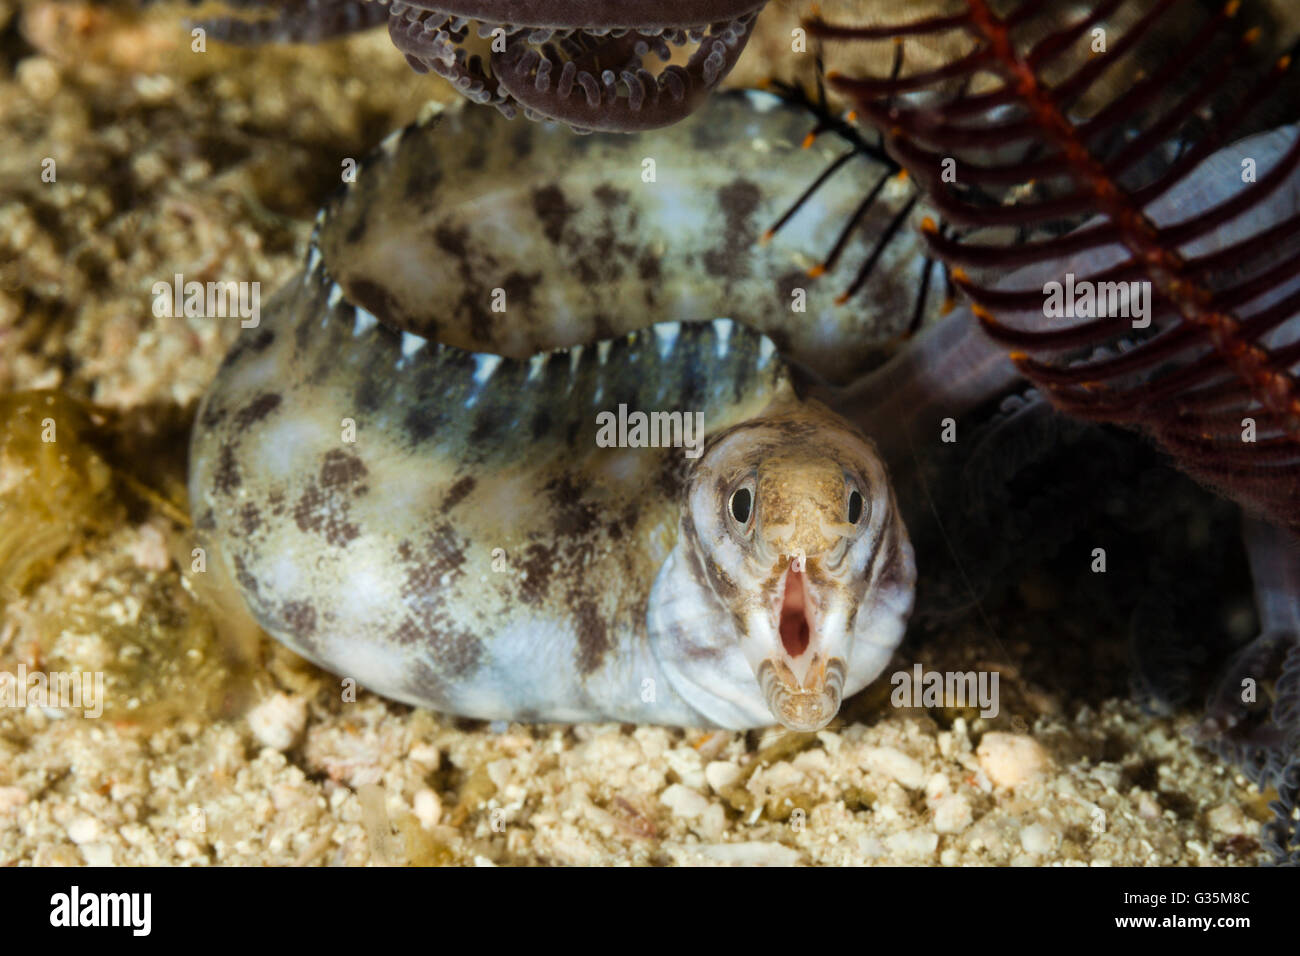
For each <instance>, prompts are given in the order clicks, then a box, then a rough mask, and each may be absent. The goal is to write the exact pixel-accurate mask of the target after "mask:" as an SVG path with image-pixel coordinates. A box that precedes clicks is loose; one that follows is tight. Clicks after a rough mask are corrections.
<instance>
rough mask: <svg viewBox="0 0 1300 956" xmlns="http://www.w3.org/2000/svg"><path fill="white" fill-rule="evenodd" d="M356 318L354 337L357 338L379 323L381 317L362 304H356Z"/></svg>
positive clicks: (353, 329)
mask: <svg viewBox="0 0 1300 956" xmlns="http://www.w3.org/2000/svg"><path fill="white" fill-rule="evenodd" d="M355 309H356V320H355V321H354V322H353V325H352V337H353V338H356V337H357V336H359V335H362V334H364V333H366V332H369V331H370V330H371V329H373V328H375V327H376V326H377V325H379V319H377V318H375V316H374V315H372V314H371V313H370V312H367V311H366V310H365V309H363V308H361V306H356V307H355Z"/></svg>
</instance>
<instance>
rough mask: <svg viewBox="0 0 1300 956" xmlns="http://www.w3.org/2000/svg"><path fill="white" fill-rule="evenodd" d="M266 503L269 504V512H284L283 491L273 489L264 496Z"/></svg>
mask: <svg viewBox="0 0 1300 956" xmlns="http://www.w3.org/2000/svg"><path fill="white" fill-rule="evenodd" d="M266 503H267V504H268V505H270V506H271V514H273V515H282V514H284V492H283V491H273V492H271V493H270V494H269V495H267V496H266Z"/></svg>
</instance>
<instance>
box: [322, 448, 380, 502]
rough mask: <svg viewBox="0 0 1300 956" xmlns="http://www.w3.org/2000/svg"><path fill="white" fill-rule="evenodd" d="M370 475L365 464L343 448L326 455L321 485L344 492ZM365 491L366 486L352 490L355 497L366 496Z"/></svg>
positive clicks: (323, 462)
mask: <svg viewBox="0 0 1300 956" xmlns="http://www.w3.org/2000/svg"><path fill="white" fill-rule="evenodd" d="M368 474H370V472H369V471H368V470H367V469H366V466H365V464H364V463H363V462H362V461H361V459H360V458H358V457H357V456H356V455H354V454H352V453H351V452H346V451H343V450H342V449H341V448H332V449H330V450H329V451H327V452H326V453H325V459H324V461H322V462H321V466H320V483H321V487H322V488H327V489H331V490H339V491H343V490H347V489H348V488H351V487H352V486H353V485H355V484H356V483H357V482H359V481H360V480H361V479H362V478H364V477H366V475H368ZM365 491H366V489H365V487H364V486H362V487H361V488H352V493H353V494H354V495H361V494H364V493H365Z"/></svg>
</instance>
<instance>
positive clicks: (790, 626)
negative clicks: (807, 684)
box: [781, 570, 811, 657]
mask: <svg viewBox="0 0 1300 956" xmlns="http://www.w3.org/2000/svg"><path fill="white" fill-rule="evenodd" d="M810 639H811V630H810V628H809V626H808V613H807V609H806V606H805V601H804V593H803V575H802V574H800V573H799V572H798V571H794V570H791V571H790V572H789V573H787V574H786V576H785V600H784V601H782V603H781V646H782V647H784V648H785V652H786V653H787V654H789V655H790V656H791V657H799V656H800V655H802V654H803V652H804V651H806V650H808V642H809V640H810Z"/></svg>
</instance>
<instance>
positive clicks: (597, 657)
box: [570, 595, 610, 676]
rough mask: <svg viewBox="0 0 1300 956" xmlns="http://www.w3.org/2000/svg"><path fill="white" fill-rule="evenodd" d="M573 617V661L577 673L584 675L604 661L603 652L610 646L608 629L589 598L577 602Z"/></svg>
mask: <svg viewBox="0 0 1300 956" xmlns="http://www.w3.org/2000/svg"><path fill="white" fill-rule="evenodd" d="M570 600H572V595H571V596H570ZM573 617H574V623H575V624H576V625H577V630H578V652H577V658H576V661H575V663H576V664H577V667H578V673H580V674H582V675H584V676H585V675H587V674H590V673H591V672H592V671H595V670H597V669H598V668H599V667H600V665H601V664H602V663H603V662H604V660H605V653H606V652H607V651H608V650H609V648H610V643H609V629H608V628H607V627H606V626H605V622H604V621H603V620H602V619H601V616H600V612H599V611H598V610H597V609H596V605H595V604H594V603H592V602H591V601H589V600H583V601H581V602H579V603H578V605H577V607H576V608H575V609H574V612H573Z"/></svg>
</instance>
